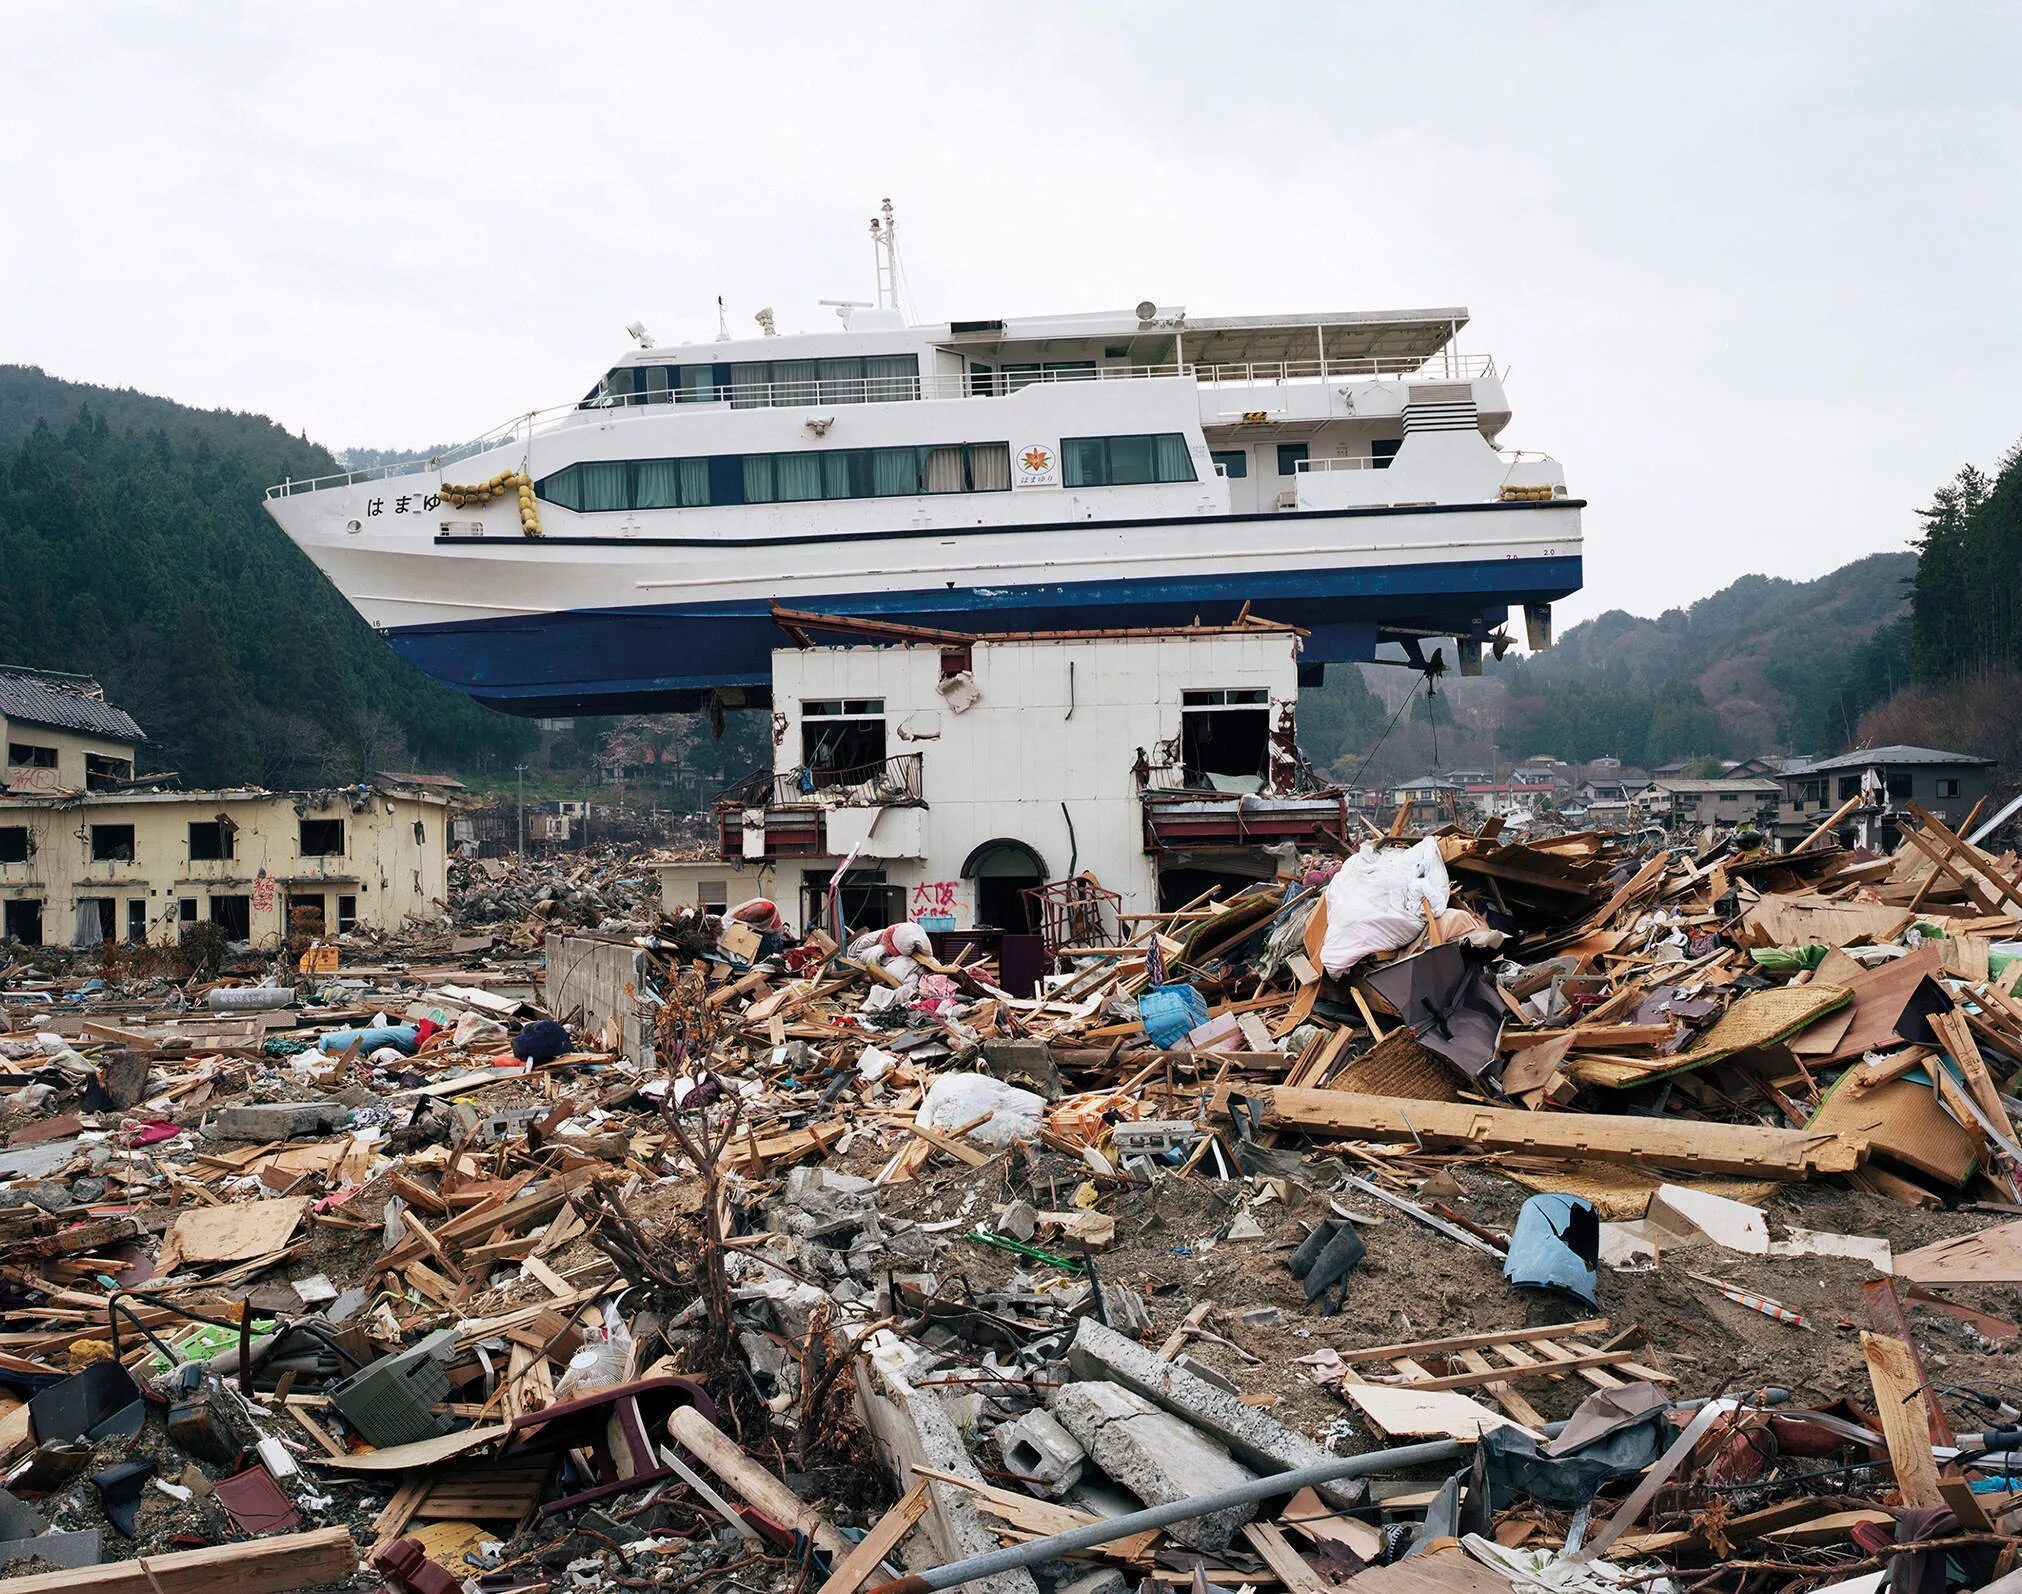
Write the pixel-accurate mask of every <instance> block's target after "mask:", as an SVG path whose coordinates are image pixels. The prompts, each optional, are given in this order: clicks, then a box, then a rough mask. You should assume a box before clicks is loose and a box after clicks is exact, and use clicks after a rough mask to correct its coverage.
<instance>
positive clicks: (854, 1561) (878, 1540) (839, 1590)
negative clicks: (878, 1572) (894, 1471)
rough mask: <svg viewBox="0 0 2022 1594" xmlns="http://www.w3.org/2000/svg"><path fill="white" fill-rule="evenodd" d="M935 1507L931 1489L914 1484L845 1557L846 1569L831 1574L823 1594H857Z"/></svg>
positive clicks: (844, 1567)
mask: <svg viewBox="0 0 2022 1594" xmlns="http://www.w3.org/2000/svg"><path fill="white" fill-rule="evenodd" d="M932 1504H933V1500H932V1497H931V1496H929V1495H928V1493H927V1486H926V1485H925V1484H924V1483H916V1484H914V1485H913V1486H912V1488H910V1489H908V1490H907V1491H906V1493H905V1496H904V1497H903V1498H902V1499H901V1500H900V1501H899V1503H898V1504H897V1505H895V1506H893V1507H892V1508H891V1510H889V1511H887V1512H886V1513H885V1514H884V1515H883V1516H882V1517H881V1518H879V1519H878V1524H877V1526H876V1527H874V1528H872V1529H871V1530H870V1532H868V1533H866V1534H865V1535H864V1536H863V1537H862V1538H861V1539H859V1540H858V1541H857V1545H856V1548H855V1549H853V1550H851V1551H850V1553H849V1554H848V1555H847V1556H846V1557H844V1559H843V1563H842V1565H840V1566H838V1567H837V1568H836V1569H835V1571H833V1572H832V1573H830V1574H829V1579H828V1581H827V1582H826V1583H824V1584H822V1586H821V1588H820V1590H819V1594H856V1591H857V1590H858V1589H860V1588H862V1587H863V1584H864V1579H865V1578H867V1577H869V1576H870V1575H871V1573H872V1572H873V1571H874V1570H875V1569H876V1567H877V1565H878V1563H879V1562H880V1561H882V1560H883V1559H884V1558H885V1557H886V1556H888V1555H890V1554H891V1553H892V1551H893V1550H894V1549H896V1548H897V1547H898V1543H899V1540H901V1539H903V1538H904V1537H905V1536H906V1535H907V1534H908V1533H910V1532H911V1531H912V1530H913V1525H914V1524H915V1523H916V1522H918V1521H919V1520H920V1518H921V1517H923V1516H925V1515H926V1514H927V1508H928V1507H929V1506H930V1505H932Z"/></svg>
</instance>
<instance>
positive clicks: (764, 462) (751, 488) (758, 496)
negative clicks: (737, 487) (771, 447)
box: [744, 454, 774, 504]
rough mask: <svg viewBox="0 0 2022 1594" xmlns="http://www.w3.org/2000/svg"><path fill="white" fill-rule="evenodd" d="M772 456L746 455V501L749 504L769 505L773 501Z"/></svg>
mask: <svg viewBox="0 0 2022 1594" xmlns="http://www.w3.org/2000/svg"><path fill="white" fill-rule="evenodd" d="M773 496H774V495H773V490H772V456H771V455H770V454H746V455H745V456H744V501H745V502H746V503H747V504H769V503H771V502H772V500H773Z"/></svg>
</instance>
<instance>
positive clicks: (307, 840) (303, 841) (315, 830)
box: [299, 819, 344, 858]
mask: <svg viewBox="0 0 2022 1594" xmlns="http://www.w3.org/2000/svg"><path fill="white" fill-rule="evenodd" d="M299 843H300V847H301V853H302V856H303V857H305V858H341V857H342V856H343V855H344V821H343V820H341V819H304V820H303V821H302V822H301V830H300V837H299Z"/></svg>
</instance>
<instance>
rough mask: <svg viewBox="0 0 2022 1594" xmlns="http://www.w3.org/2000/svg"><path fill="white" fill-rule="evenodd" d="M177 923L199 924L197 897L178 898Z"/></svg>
mask: <svg viewBox="0 0 2022 1594" xmlns="http://www.w3.org/2000/svg"><path fill="white" fill-rule="evenodd" d="M176 922H177V923H178V924H195V923H196V922H197V899H196V898H195V897H178V898H177V899H176Z"/></svg>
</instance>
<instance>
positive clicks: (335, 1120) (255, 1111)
mask: <svg viewBox="0 0 2022 1594" xmlns="http://www.w3.org/2000/svg"><path fill="white" fill-rule="evenodd" d="M350 1116H351V1111H350V1109H349V1108H348V1107H346V1106H344V1105H343V1104H342V1103H341V1102H334V1101H258V1102H241V1103H239V1104H238V1105H236V1106H231V1107H221V1108H219V1109H218V1115H217V1117H215V1118H213V1119H212V1120H211V1125H210V1132H211V1134H212V1135H213V1136H214V1137H216V1138H217V1139H219V1140H295V1139H298V1138H299V1137H301V1136H303V1135H327V1134H329V1133H331V1131H333V1130H335V1129H338V1128H341V1127H342V1126H343V1124H344V1123H345V1121H346V1120H347V1119H349V1118H350Z"/></svg>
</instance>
